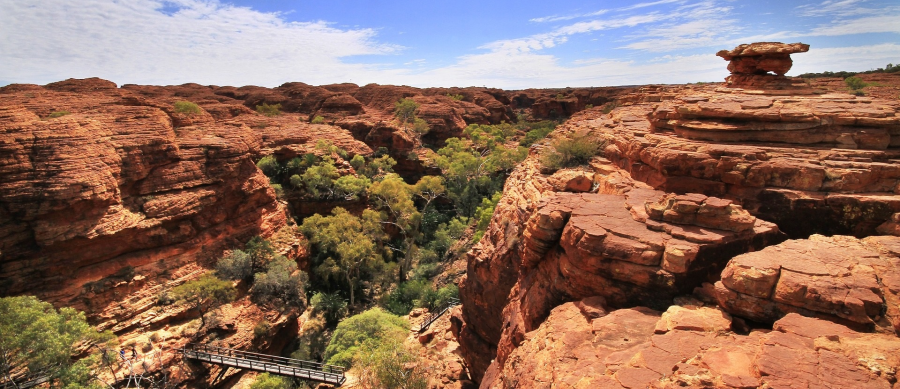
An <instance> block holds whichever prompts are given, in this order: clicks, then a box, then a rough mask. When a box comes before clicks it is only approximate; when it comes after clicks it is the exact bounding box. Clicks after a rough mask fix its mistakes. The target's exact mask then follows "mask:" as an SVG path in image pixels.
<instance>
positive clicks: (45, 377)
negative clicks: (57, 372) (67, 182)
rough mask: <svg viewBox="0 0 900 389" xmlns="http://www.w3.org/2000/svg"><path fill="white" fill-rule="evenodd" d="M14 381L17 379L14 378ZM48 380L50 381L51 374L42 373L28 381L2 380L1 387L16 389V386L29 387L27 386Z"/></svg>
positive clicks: (22, 388)
mask: <svg viewBox="0 0 900 389" xmlns="http://www.w3.org/2000/svg"><path fill="white" fill-rule="evenodd" d="M13 381H15V380H13ZM47 381H50V376H48V375H41V376H38V377H35V378H32V379H30V380H28V381H23V382H9V381H3V382H0V389H15V388H19V389H27V388H32V387H35V386H38V385H40V384H43V383H45V382H47Z"/></svg>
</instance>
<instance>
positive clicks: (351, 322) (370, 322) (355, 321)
mask: <svg viewBox="0 0 900 389" xmlns="http://www.w3.org/2000/svg"><path fill="white" fill-rule="evenodd" d="M408 332H409V323H408V322H407V321H406V320H404V319H403V318H401V317H399V316H395V315H392V314H390V313H387V312H385V311H383V310H381V308H377V307H376V308H372V309H369V310H368V311H365V312H363V313H360V314H358V315H354V316H351V317H349V318H347V319H344V321H342V322H340V324H338V326H337V328H335V330H334V335H332V337H331V342H330V343H329V344H328V347H327V348H326V349H325V359H326V360H327V361H328V363H329V364H332V365H342V366H351V365H352V364H353V360H354V357H355V356H356V355H357V353H358V351H360V347H362V346H363V345H364V344H365V343H366V342H367V341H368V342H374V343H375V344H378V343H382V342H385V341H387V340H389V339H399V340H402V339H404V338H406V334H407V333H408Z"/></svg>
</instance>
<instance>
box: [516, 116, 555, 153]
mask: <svg viewBox="0 0 900 389" xmlns="http://www.w3.org/2000/svg"><path fill="white" fill-rule="evenodd" d="M557 125H558V123H557V122H555V121H552V120H543V121H540V122H535V123H520V124H519V125H518V127H519V128H520V129H522V130H526V131H527V132H526V133H525V136H524V137H523V138H522V140H520V141H519V145H520V146H524V147H528V146H531V145H532V144H534V143H535V142H537V141H539V140H541V139H544V138H545V137H547V135H548V134H550V133H551V132H552V131H553V130H555V129H556V126H557Z"/></svg>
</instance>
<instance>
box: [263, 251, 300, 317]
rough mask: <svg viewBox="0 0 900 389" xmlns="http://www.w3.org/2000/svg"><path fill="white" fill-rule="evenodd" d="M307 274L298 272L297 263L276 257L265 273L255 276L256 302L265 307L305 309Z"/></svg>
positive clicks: (279, 256)
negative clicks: (268, 305) (267, 305)
mask: <svg viewBox="0 0 900 389" xmlns="http://www.w3.org/2000/svg"><path fill="white" fill-rule="evenodd" d="M307 281H308V278H307V275H306V273H304V272H302V271H298V270H297V263H296V262H294V261H292V260H290V259H287V258H285V257H283V256H281V255H277V256H275V258H273V259H272V260H271V261H270V262H269V263H268V264H267V267H266V271H265V272H260V273H256V274H255V275H254V276H253V289H251V290H250V292H251V293H252V294H253V299H254V301H255V302H256V303H257V304H259V305H263V304H265V303H271V304H274V306H276V307H278V306H291V307H298V308H303V306H304V305H306V290H305V289H306V282H307Z"/></svg>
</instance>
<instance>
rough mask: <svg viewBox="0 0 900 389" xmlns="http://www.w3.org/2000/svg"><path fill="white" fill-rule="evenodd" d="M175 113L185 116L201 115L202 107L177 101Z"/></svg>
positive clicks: (188, 102)
mask: <svg viewBox="0 0 900 389" xmlns="http://www.w3.org/2000/svg"><path fill="white" fill-rule="evenodd" d="M174 106H175V112H178V113H181V114H185V115H196V114H199V113H200V112H201V111H200V106H198V105H197V104H194V103H192V102H190V101H176V102H175V104H174Z"/></svg>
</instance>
